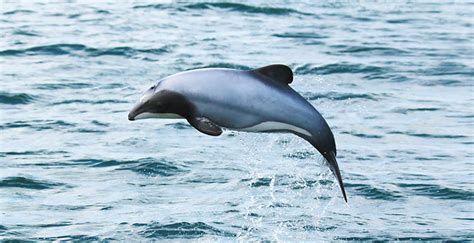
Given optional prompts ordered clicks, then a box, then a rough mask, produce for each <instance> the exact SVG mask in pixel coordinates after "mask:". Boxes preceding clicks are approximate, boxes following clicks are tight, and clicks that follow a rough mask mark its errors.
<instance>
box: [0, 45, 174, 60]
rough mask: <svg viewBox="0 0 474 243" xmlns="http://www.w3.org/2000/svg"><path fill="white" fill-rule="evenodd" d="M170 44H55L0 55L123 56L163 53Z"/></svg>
mask: <svg viewBox="0 0 474 243" xmlns="http://www.w3.org/2000/svg"><path fill="white" fill-rule="evenodd" d="M169 48H170V47H169V46H166V47H162V48H156V49H139V48H132V47H128V46H123V47H113V48H92V47H87V46H85V45H82V44H54V45H42V46H35V47H30V48H26V49H8V50H3V51H0V56H37V55H45V56H57V55H79V56H88V57H99V56H123V57H134V56H137V55H138V54H153V55H162V54H165V53H167V52H169V51H170V50H169Z"/></svg>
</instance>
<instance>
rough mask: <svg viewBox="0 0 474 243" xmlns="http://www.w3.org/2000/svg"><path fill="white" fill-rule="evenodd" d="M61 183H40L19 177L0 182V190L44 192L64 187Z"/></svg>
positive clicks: (39, 181)
mask: <svg viewBox="0 0 474 243" xmlns="http://www.w3.org/2000/svg"><path fill="white" fill-rule="evenodd" d="M64 185H65V184H63V183H55V182H48V181H41V180H36V179H32V178H26V177H21V176H14V177H7V178H4V179H3V180H0V188H1V187H8V188H25V189H34V190H44V189H52V188H55V187H60V186H64Z"/></svg>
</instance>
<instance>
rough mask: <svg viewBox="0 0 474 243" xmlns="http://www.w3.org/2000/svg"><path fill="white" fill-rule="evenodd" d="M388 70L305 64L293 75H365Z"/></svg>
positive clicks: (360, 65)
mask: <svg viewBox="0 0 474 243" xmlns="http://www.w3.org/2000/svg"><path fill="white" fill-rule="evenodd" d="M387 71H388V70H386V69H384V68H382V67H377V66H367V65H363V64H350V63H344V62H342V63H335V64H328V65H324V66H319V67H314V66H312V65H311V64H305V65H303V66H300V67H297V68H296V69H295V74H298V75H306V74H316V75H328V74H340V73H366V74H384V73H387Z"/></svg>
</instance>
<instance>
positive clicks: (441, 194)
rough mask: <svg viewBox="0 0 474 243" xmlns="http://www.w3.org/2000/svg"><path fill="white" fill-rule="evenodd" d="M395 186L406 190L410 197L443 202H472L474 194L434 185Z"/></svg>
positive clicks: (411, 184) (406, 184)
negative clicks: (425, 197)
mask: <svg viewBox="0 0 474 243" xmlns="http://www.w3.org/2000/svg"><path fill="white" fill-rule="evenodd" d="M396 185H397V186H398V187H400V188H403V189H405V190H408V191H409V192H410V194H412V195H418V196H427V197H430V198H433V199H445V200H466V201H472V200H474V192H472V191H467V190H462V189H454V188H449V187H443V186H441V185H435V184H417V183H399V184H396Z"/></svg>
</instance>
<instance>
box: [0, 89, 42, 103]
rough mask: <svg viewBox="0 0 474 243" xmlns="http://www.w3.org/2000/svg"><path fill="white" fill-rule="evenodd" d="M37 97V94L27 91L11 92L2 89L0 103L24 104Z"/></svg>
mask: <svg viewBox="0 0 474 243" xmlns="http://www.w3.org/2000/svg"><path fill="white" fill-rule="evenodd" d="M36 99H37V97H36V96H33V95H30V94H27V93H9V92H4V91H0V104H6V105H22V104H29V103H32V102H34V101H35V100H36Z"/></svg>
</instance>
